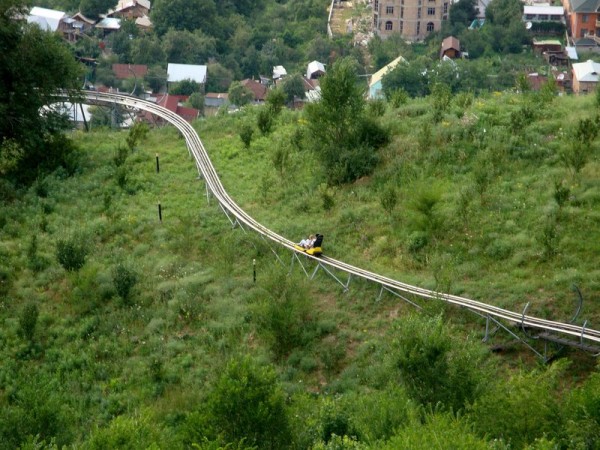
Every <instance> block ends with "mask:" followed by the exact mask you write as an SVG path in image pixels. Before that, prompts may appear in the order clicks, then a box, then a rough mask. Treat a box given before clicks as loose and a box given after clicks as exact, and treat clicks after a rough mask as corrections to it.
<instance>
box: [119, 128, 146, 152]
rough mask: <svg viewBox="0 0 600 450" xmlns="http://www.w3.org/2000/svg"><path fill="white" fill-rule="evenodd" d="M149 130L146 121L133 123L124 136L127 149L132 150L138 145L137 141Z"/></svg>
mask: <svg viewBox="0 0 600 450" xmlns="http://www.w3.org/2000/svg"><path fill="white" fill-rule="evenodd" d="M149 131H150V128H148V124H146V122H141V121H140V122H136V123H134V124H133V126H132V127H131V128H130V129H129V132H128V133H127V137H126V138H125V141H126V142H127V147H128V148H129V150H130V151H133V150H134V149H135V147H136V146H137V145H138V143H139V142H140V141H143V140H144V139H145V138H146V136H147V135H148V132H149Z"/></svg>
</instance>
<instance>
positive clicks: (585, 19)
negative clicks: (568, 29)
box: [581, 14, 588, 23]
mask: <svg viewBox="0 0 600 450" xmlns="http://www.w3.org/2000/svg"><path fill="white" fill-rule="evenodd" d="M587 20H588V15H587V14H582V15H581V21H582V22H583V23H587Z"/></svg>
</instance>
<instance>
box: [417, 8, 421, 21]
mask: <svg viewBox="0 0 600 450" xmlns="http://www.w3.org/2000/svg"><path fill="white" fill-rule="evenodd" d="M420 18H421V8H417V19H420Z"/></svg>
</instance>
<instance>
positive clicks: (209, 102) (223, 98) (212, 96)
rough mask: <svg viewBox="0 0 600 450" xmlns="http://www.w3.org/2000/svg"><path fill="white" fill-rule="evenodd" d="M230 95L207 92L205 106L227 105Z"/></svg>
mask: <svg viewBox="0 0 600 450" xmlns="http://www.w3.org/2000/svg"><path fill="white" fill-rule="evenodd" d="M228 99H229V94H227V92H207V93H206V95H205V96H204V106H217V107H218V106H221V105H224V104H225V103H227V100H228Z"/></svg>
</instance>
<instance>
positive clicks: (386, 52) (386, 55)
mask: <svg viewBox="0 0 600 450" xmlns="http://www.w3.org/2000/svg"><path fill="white" fill-rule="evenodd" d="M368 49H369V54H370V55H371V58H372V61H373V63H372V65H373V70H379V69H381V68H382V67H384V66H385V65H386V64H388V63H390V61H393V60H394V59H396V58H397V57H398V56H403V57H404V58H405V59H407V60H409V59H412V58H411V57H412V55H413V50H412V48H411V46H410V45H409V44H407V43H406V41H405V40H404V38H403V37H402V35H401V34H400V33H392V34H391V35H390V36H389V37H388V38H387V39H385V40H382V39H381V37H379V36H375V37H374V38H373V39H370V40H369V44H368Z"/></svg>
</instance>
